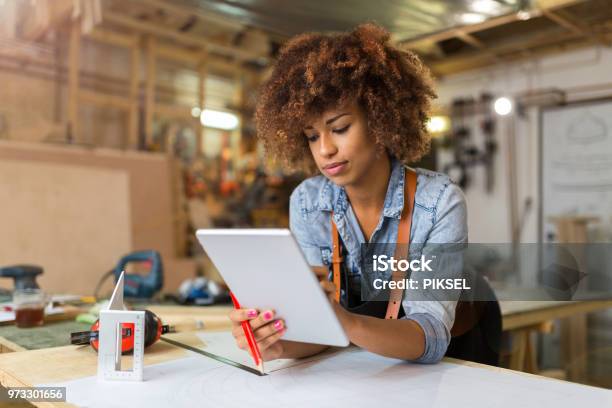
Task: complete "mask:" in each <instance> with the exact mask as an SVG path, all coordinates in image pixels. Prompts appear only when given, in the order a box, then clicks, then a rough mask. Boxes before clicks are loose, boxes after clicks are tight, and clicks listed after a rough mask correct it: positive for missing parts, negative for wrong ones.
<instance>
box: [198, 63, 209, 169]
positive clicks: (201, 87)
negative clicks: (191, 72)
mask: <svg viewBox="0 0 612 408" xmlns="http://www.w3.org/2000/svg"><path fill="white" fill-rule="evenodd" d="M206 63H207V54H206V53H204V54H203V55H202V60H201V62H200V65H199V66H198V107H199V108H200V109H201V110H202V111H204V109H205V108H206V78H207V76H208V67H207V65H206ZM197 121H198V130H199V131H198V132H197V140H196V155H197V156H198V157H200V156H202V155H204V142H205V140H206V134H205V131H206V130H205V128H204V126H202V125H201V123H200V118H197Z"/></svg>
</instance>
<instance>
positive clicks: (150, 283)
mask: <svg viewBox="0 0 612 408" xmlns="http://www.w3.org/2000/svg"><path fill="white" fill-rule="evenodd" d="M129 264H138V266H139V267H142V265H144V266H146V267H147V268H148V271H147V273H146V274H141V273H136V272H130V273H128V272H127V271H126V274H125V286H124V291H123V293H124V295H125V297H127V298H132V299H151V298H152V297H153V296H154V295H155V294H156V293H157V292H159V291H160V290H161V288H162V286H163V285H164V269H163V265H162V260H161V255H160V254H159V252H157V251H154V250H147V251H137V252H132V253H130V254H127V255H125V256H123V257H122V258H121V259H120V260H119V263H117V266H115V268H114V269H112V270H110V271H108V272H107V273H106V274H104V276H102V278H101V279H100V281H99V282H98V285H97V286H96V289H95V291H94V296H95V297H96V298H99V293H98V292H99V291H100V288H101V287H102V284H104V282H105V281H106V279H108V277H109V276H111V275H114V276H115V282H116V281H117V279H119V276H120V275H121V272H122V271H124V270H126V267H127V266H128V265H129Z"/></svg>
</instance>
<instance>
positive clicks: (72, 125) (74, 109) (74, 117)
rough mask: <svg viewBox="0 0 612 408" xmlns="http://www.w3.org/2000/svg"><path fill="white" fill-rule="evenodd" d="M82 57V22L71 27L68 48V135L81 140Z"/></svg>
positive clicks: (72, 24) (79, 21)
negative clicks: (80, 86)
mask: <svg viewBox="0 0 612 408" xmlns="http://www.w3.org/2000/svg"><path fill="white" fill-rule="evenodd" d="M80 57H81V20H80V19H76V20H73V21H72V23H71V26H70V40H69V48H68V135H69V138H71V139H73V140H75V141H76V140H79V136H80V135H79V69H80Z"/></svg>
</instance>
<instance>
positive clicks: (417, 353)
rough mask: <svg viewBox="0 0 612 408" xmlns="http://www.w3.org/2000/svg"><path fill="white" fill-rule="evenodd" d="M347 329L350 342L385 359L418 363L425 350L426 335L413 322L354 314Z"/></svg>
mask: <svg viewBox="0 0 612 408" xmlns="http://www.w3.org/2000/svg"><path fill="white" fill-rule="evenodd" d="M346 329H347V334H348V336H349V338H350V340H351V343H353V344H355V345H357V346H359V347H361V348H364V349H366V350H368V351H370V352H372V353H376V354H380V355H383V356H386V357H392V358H399V359H402V360H415V359H417V358H419V357H421V356H422V355H423V353H424V351H425V333H424V332H423V329H422V328H421V326H420V325H419V324H418V323H416V322H415V321H413V320H388V319H377V318H374V317H370V316H361V315H356V314H351V318H350V323H349V324H348V325H347V327H346Z"/></svg>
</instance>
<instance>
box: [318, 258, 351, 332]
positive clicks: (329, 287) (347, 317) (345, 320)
mask: <svg viewBox="0 0 612 408" xmlns="http://www.w3.org/2000/svg"><path fill="white" fill-rule="evenodd" d="M311 268H312V271H313V272H314V273H315V275H317V278H318V279H319V283H320V284H321V288H322V289H323V291H324V292H325V294H326V295H327V298H328V299H329V301H330V303H331V305H332V308H333V309H334V312H335V313H336V317H337V318H338V320H340V324H342V327H343V328H344V331H345V332H346V333H347V335H348V334H350V329H351V328H352V326H353V325H354V324H355V315H354V314H353V313H351V312H349V311H347V310H346V309H345V308H343V307H342V306H341V305H340V304H339V303H338V302H336V300H335V297H336V296H335V295H336V285H334V283H333V282H330V281H329V280H327V276H328V274H329V270H328V269H327V267H325V266H312V267H311ZM349 337H350V336H349Z"/></svg>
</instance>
